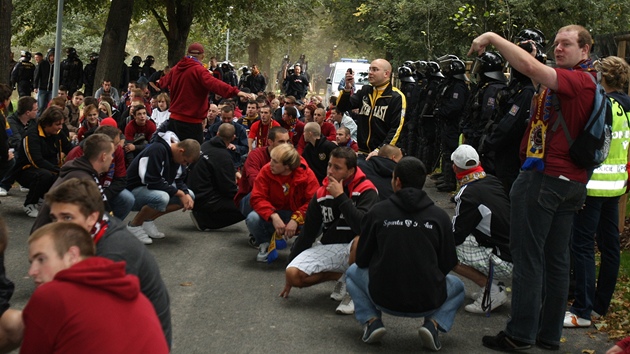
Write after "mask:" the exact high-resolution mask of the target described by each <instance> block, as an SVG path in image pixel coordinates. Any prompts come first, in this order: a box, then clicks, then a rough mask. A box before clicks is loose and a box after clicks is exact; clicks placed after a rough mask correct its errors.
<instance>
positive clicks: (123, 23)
mask: <svg viewBox="0 0 630 354" xmlns="http://www.w3.org/2000/svg"><path fill="white" fill-rule="evenodd" d="M132 12H133V0H112V2H111V6H110V8H109V15H108V16H107V24H106V25H105V33H104V34H103V41H102V42H101V50H100V53H99V55H98V64H97V65H96V74H95V77H94V90H95V91H96V90H97V89H98V87H100V86H101V83H102V82H103V79H108V80H111V82H112V86H113V87H118V86H119V83H120V79H121V76H122V63H123V62H124V60H125V45H126V44H127V35H128V34H129V26H130V25H131V15H132Z"/></svg>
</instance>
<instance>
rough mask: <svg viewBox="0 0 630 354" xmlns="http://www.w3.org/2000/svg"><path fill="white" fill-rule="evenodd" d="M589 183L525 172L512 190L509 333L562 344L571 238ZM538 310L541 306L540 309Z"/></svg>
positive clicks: (533, 341)
mask: <svg viewBox="0 0 630 354" xmlns="http://www.w3.org/2000/svg"><path fill="white" fill-rule="evenodd" d="M585 197H586V185H585V184H583V183H579V182H575V181H566V180H563V179H560V178H555V177H551V176H548V175H545V174H543V173H540V172H535V171H523V172H521V173H520V174H519V176H518V177H517V179H516V181H515V182H514V184H513V185H512V190H511V191H510V200H511V211H510V218H511V220H510V222H511V224H510V251H511V253H512V261H513V264H514V269H513V272H512V313H511V318H510V320H509V321H508V323H507V327H506V329H505V332H506V334H507V335H508V336H510V337H512V338H514V339H517V340H519V341H523V342H525V343H529V344H534V343H535V342H536V338H538V339H540V340H542V341H543V342H545V343H549V344H558V345H559V344H560V336H561V335H562V323H563V321H564V313H565V309H566V304H567V295H568V292H569V239H570V236H571V225H572V224H573V217H574V215H575V212H576V211H578V210H579V209H580V208H581V207H582V203H583V202H584V198H585ZM538 309H539V310H538Z"/></svg>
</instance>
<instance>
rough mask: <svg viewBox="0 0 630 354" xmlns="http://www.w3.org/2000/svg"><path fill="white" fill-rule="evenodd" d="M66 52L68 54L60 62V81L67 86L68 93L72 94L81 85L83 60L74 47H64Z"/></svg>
mask: <svg viewBox="0 0 630 354" xmlns="http://www.w3.org/2000/svg"><path fill="white" fill-rule="evenodd" d="M66 54H67V55H68V56H67V57H66V59H64V60H63V61H62V62H61V80H60V83H61V84H62V85H63V86H65V87H67V88H68V93H69V94H70V95H72V94H73V93H74V92H75V91H76V90H78V89H79V88H80V87H81V86H83V62H82V61H81V59H79V56H78V55H77V51H76V49H74V48H72V47H71V48H68V49H66Z"/></svg>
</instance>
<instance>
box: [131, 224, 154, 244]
mask: <svg viewBox="0 0 630 354" xmlns="http://www.w3.org/2000/svg"><path fill="white" fill-rule="evenodd" d="M127 230H129V232H131V233H132V234H133V235H134V236H136V238H137V239H138V240H140V242H142V243H144V244H145V245H150V244H152V243H153V240H152V239H151V238H150V237H149V235H147V233H146V231H144V228H142V226H131V225H127Z"/></svg>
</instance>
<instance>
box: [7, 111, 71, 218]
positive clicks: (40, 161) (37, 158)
mask: <svg viewBox="0 0 630 354" xmlns="http://www.w3.org/2000/svg"><path fill="white" fill-rule="evenodd" d="M64 119H65V118H64V114H63V111H62V110H61V109H59V107H55V106H51V107H49V108H47V109H46V110H45V111H44V113H43V114H42V115H41V117H40V118H39V120H38V122H37V124H32V125H31V126H29V128H28V129H27V131H26V136H25V137H24V139H23V140H22V147H21V151H20V153H19V154H17V161H16V164H15V171H16V174H15V179H16V180H17V181H18V182H19V183H20V185H22V186H24V187H26V188H29V192H28V194H27V195H26V199H25V200H24V211H25V212H26V215H28V216H30V217H32V218H36V217H37V215H38V203H39V200H40V199H41V198H44V194H46V192H48V189H50V187H51V186H52V184H53V183H54V182H55V179H56V178H57V174H59V169H60V167H61V165H62V164H63V159H64V158H65V156H66V154H68V152H70V150H71V149H72V144H70V141H69V140H68V137H67V136H66V135H65V134H64V133H63V132H61V127H62V126H63V121H64Z"/></svg>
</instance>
